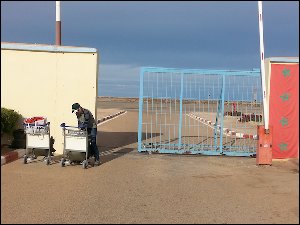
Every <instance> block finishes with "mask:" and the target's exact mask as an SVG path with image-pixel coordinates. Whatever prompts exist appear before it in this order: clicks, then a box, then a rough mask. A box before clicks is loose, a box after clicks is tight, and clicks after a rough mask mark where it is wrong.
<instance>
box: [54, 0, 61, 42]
mask: <svg viewBox="0 0 300 225" xmlns="http://www.w3.org/2000/svg"><path fill="white" fill-rule="evenodd" d="M55 44H56V45H61V21H60V1H56V39H55Z"/></svg>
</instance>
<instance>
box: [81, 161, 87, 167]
mask: <svg viewBox="0 0 300 225" xmlns="http://www.w3.org/2000/svg"><path fill="white" fill-rule="evenodd" d="M87 164H88V162H87V161H86V160H83V162H82V167H83V169H86V168H87Z"/></svg>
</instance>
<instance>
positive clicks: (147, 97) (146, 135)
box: [144, 75, 150, 143]
mask: <svg viewBox="0 0 300 225" xmlns="http://www.w3.org/2000/svg"><path fill="white" fill-rule="evenodd" d="M149 77H150V76H149V75H148V76H147V79H146V77H145V79H144V80H145V81H146V83H147V88H146V86H145V90H144V92H145V96H146V109H147V116H146V119H145V122H146V123H145V125H146V134H145V143H148V141H149V140H148V125H149V105H148V99H149V93H148V91H149Z"/></svg>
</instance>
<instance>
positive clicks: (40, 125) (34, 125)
mask: <svg viewBox="0 0 300 225" xmlns="http://www.w3.org/2000/svg"><path fill="white" fill-rule="evenodd" d="M49 125H50V122H47V123H46V124H34V123H23V126H32V127H47V126H49Z"/></svg>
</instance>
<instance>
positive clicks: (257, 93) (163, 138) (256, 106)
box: [138, 68, 263, 156]
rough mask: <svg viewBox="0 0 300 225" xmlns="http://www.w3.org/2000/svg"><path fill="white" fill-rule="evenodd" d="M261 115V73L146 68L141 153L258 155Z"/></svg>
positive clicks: (142, 75)
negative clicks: (258, 126)
mask: <svg viewBox="0 0 300 225" xmlns="http://www.w3.org/2000/svg"><path fill="white" fill-rule="evenodd" d="M262 112H263V108H262V96H261V79H260V71H259V70H252V71H239V70H230V71H229V70H194V69H169V68H142V69H141V72H140V99H139V130H138V151H139V152H143V151H148V152H158V153H175V154H205V155H232V156H250V155H254V154H255V153H256V145H257V134H256V133H257V125H260V124H263V121H262Z"/></svg>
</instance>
